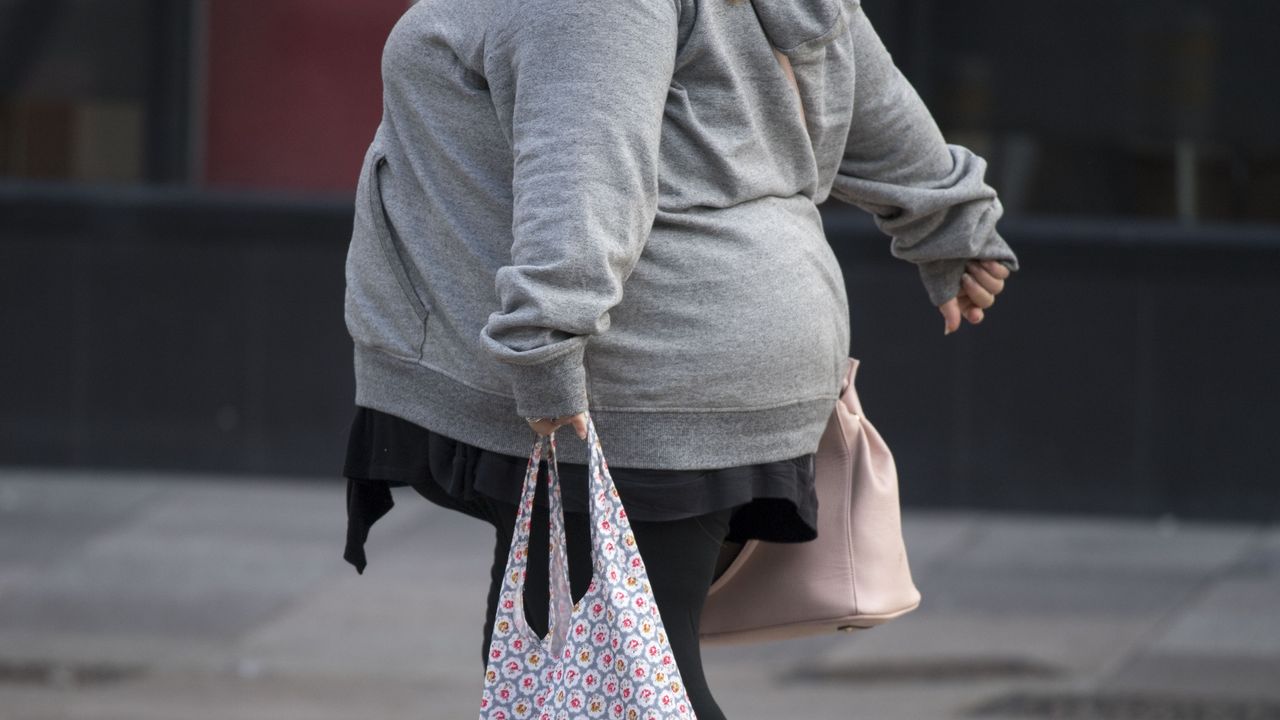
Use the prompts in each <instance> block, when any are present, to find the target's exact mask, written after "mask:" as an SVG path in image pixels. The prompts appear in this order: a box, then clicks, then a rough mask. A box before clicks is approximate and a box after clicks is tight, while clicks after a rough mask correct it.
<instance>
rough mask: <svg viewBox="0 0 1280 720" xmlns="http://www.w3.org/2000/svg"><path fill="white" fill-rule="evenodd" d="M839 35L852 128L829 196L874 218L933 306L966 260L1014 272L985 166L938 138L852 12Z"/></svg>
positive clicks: (954, 284)
mask: <svg viewBox="0 0 1280 720" xmlns="http://www.w3.org/2000/svg"><path fill="white" fill-rule="evenodd" d="M849 32H850V34H851V36H852V40H853V49H854V67H855V72H856V79H855V86H854V108H853V122H852V123H851V124H850V126H849V137H848V141H847V143H846V145H845V148H844V153H843V157H842V158H841V161H840V167H839V170H838V171H837V174H836V177H835V180H834V182H833V184H832V187H831V196H832V197H834V198H836V199H838V200H841V201H844V202H846V203H850V204H853V205H856V206H858V207H860V208H862V209H863V210H866V211H867V212H869V213H871V214H872V215H873V216H874V218H875V222H876V225H877V226H878V227H879V228H880V230H881V231H882V232H884V233H885V234H887V235H889V236H890V237H891V238H892V241H891V243H890V252H891V253H892V254H893V256H894V257H897V258H900V259H903V260H907V261H909V262H912V263H914V264H915V265H916V266H917V268H918V269H919V272H920V279H921V281H922V282H923V283H924V287H925V291H926V292H927V293H928V295H929V300H930V301H931V302H932V303H933V304H934V305H941V304H942V303H944V302H946V301H947V300H949V299H951V298H953V297H955V296H956V295H958V294H959V292H960V276H961V275H962V274H963V273H964V270H965V261H966V260H968V259H972V258H978V259H994V260H998V261H1000V263H1001V264H1003V265H1004V266H1005V267H1006V268H1008V269H1009V270H1012V271H1016V270H1018V269H1019V266H1018V258H1017V256H1015V255H1014V253H1013V250H1011V249H1010V248H1009V246H1008V245H1007V244H1006V243H1005V241H1004V239H1003V238H1002V237H1000V234H999V233H998V232H997V231H996V221H997V220H998V219H999V218H1000V216H1001V215H1002V214H1003V212H1004V211H1003V208H1002V207H1001V205H1000V199H999V198H998V197H997V196H996V191H995V190H994V189H992V187H991V186H990V185H988V184H986V182H985V181H984V180H983V176H984V174H985V172H986V168H987V163H986V161H985V160H984V159H983V158H982V157H980V156H978V155H975V154H974V153H973V152H971V151H970V150H969V149H967V148H965V147H962V146H960V145H953V144H948V143H947V142H946V141H945V140H944V139H943V137H942V133H941V131H940V130H939V129H938V125H937V123H936V122H935V121H934V118H933V116H932V115H931V114H930V113H929V110H928V109H927V108H926V107H925V105H924V103H923V101H921V99H920V97H919V95H917V94H916V91H915V88H913V87H912V86H911V84H910V83H909V82H908V81H907V79H906V78H905V77H904V76H903V74H902V73H901V71H899V69H898V67H897V66H896V65H895V64H894V62H893V59H892V57H891V56H890V54H889V52H888V50H887V49H886V48H885V46H884V44H883V42H882V41H881V39H880V36H879V35H878V34H877V33H876V31H875V29H874V28H873V27H872V26H871V23H870V21H869V20H868V18H867V16H866V14H865V13H864V12H863V10H862V8H861V7H857V8H855V9H853V10H852V11H851V15H850V17H849Z"/></svg>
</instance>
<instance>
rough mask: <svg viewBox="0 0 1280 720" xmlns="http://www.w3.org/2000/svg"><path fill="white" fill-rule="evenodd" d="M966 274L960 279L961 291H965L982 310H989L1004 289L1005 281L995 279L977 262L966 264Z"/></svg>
mask: <svg viewBox="0 0 1280 720" xmlns="http://www.w3.org/2000/svg"><path fill="white" fill-rule="evenodd" d="M965 267H966V270H965V273H964V275H962V276H961V277H960V289H961V290H963V291H964V292H965V293H966V294H967V295H968V296H969V298H970V299H972V300H973V304H974V305H977V306H978V307H980V308H989V307H991V305H992V304H994V303H995V301H996V294H997V293H999V292H1000V291H1001V290H1003V289H1004V280H1003V279H1002V278H998V277H995V276H994V275H992V274H991V273H990V272H988V271H987V270H986V269H985V268H983V267H982V266H981V265H979V264H978V263H976V262H973V261H970V262H968V263H965Z"/></svg>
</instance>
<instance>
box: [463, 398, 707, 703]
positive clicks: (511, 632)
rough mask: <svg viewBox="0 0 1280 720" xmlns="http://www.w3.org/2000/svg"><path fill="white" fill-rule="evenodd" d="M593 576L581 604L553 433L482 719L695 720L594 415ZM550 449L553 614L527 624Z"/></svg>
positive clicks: (519, 537)
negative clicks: (532, 545) (575, 592)
mask: <svg viewBox="0 0 1280 720" xmlns="http://www.w3.org/2000/svg"><path fill="white" fill-rule="evenodd" d="M587 444H588V453H589V466H588V475H589V482H590V492H591V497H592V501H591V503H590V504H589V505H590V513H591V560H592V569H593V574H592V577H591V582H590V584H589V586H588V588H587V591H586V594H585V595H584V596H583V597H582V598H581V599H580V600H579V601H578V602H577V603H574V602H573V599H572V595H571V594H570V586H569V570H568V568H569V562H568V552H567V550H566V549H565V543H566V538H565V530H564V505H563V501H562V496H561V492H560V474H559V468H558V467H557V465H556V453H555V450H556V441H555V434H554V433H552V434H551V435H548V436H541V437H539V438H538V440H537V441H536V442H535V443H534V446H533V452H532V453H531V454H530V456H529V465H528V468H527V470H526V471H525V480H524V490H523V493H522V495H521V500H520V508H519V514H518V515H517V517H516V525H515V532H514V534H513V537H512V540H511V547H510V549H509V551H508V555H507V565H506V575H505V577H504V579H503V584H502V595H501V598H500V602H499V604H498V610H497V613H496V616H495V621H494V629H493V636H492V638H491V639H490V643H489V655H488V659H487V661H486V667H485V676H484V690H483V692H482V694H481V699H480V715H479V717H480V720H523V719H528V720H558V719H560V718H588V717H590V718H613V719H618V720H621V719H624V718H625V719H627V720H694V718H695V715H694V711H693V707H692V704H691V703H690V701H689V696H688V692H687V691H686V690H685V688H684V683H683V681H682V679H681V677H680V670H679V668H678V667H677V664H676V661H675V657H674V654H673V653H672V650H671V645H670V642H669V641H668V640H667V635H666V631H665V628H664V626H663V623H662V616H661V614H660V612H659V610H658V605H657V603H656V602H655V600H654V597H653V591H652V589H651V587H650V585H649V576H648V571H647V570H646V568H645V564H644V560H643V558H641V556H640V550H639V548H638V547H637V545H636V538H635V534H634V533H633V532H632V531H631V522H630V520H628V519H627V513H626V509H625V508H624V506H623V504H622V500H621V499H620V498H619V496H618V489H617V487H616V486H615V485H614V483H613V478H612V477H610V475H609V469H608V464H607V463H606V462H605V460H604V454H603V452H602V450H601V446H600V440H599V438H598V437H597V436H596V428H595V423H594V422H593V421H592V420H591V416H590V415H588V416H587ZM544 449H545V450H546V451H547V468H548V483H549V485H548V493H547V496H548V500H549V505H550V513H549V514H550V516H551V520H550V522H551V532H550V539H549V543H550V546H549V549H550V563H551V565H550V586H551V597H550V616H549V618H548V620H549V622H548V632H547V635H546V636H545V637H541V638H540V637H538V636H537V634H536V633H535V632H533V631H532V630H531V629H530V628H529V625H528V622H527V619H526V617H525V608H524V580H525V575H526V570H527V567H528V562H529V552H528V551H529V533H530V523H531V519H530V518H531V515H532V512H533V501H534V491H535V489H536V487H537V483H538V468H539V464H540V462H541V459H542V453H543V450H544Z"/></svg>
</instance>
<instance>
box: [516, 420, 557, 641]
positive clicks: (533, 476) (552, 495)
mask: <svg viewBox="0 0 1280 720" xmlns="http://www.w3.org/2000/svg"><path fill="white" fill-rule="evenodd" d="M544 450H546V455H547V501H548V502H547V504H548V506H549V510H550V513H549V514H550V515H551V532H550V533H549V539H548V543H549V545H548V547H549V550H550V552H549V553H548V555H549V557H550V563H551V568H550V586H551V587H550V593H551V598H550V603H549V606H548V607H549V617H548V619H547V637H545V638H542V643H543V645H544V647H546V649H547V651H548V652H549V653H550V654H551V657H559V655H560V654H561V653H562V652H563V650H564V645H565V642H566V641H567V638H568V632H569V619H570V615H571V613H572V611H573V597H572V595H571V594H570V587H569V557H568V553H567V551H566V550H565V542H566V539H565V531H564V502H563V500H562V497H561V494H560V468H559V466H558V465H557V463H556V440H555V436H554V433H553V434H551V435H543V436H539V437H538V439H537V441H535V442H534V445H533V452H532V453H530V455H529V464H528V466H527V467H526V469H525V478H524V489H523V491H522V492H521V495H520V507H519V510H518V512H517V514H516V524H515V532H514V533H513V536H512V539H511V548H510V550H508V554H507V567H508V568H511V570H510V571H509V572H508V573H507V577H506V578H505V579H504V580H503V585H504V588H503V593H504V594H507V593H510V595H509V597H513V598H515V602H516V606H515V608H514V613H515V616H516V622H517V623H518V624H519V626H520V627H522V628H524V629H526V630H528V629H529V626H528V622H527V619H526V615H525V607H524V581H525V576H526V575H527V566H528V562H529V536H530V531H531V529H532V527H533V520H532V515H533V500H534V493H535V491H536V490H537V488H538V482H539V477H538V476H539V472H538V470H539V468H540V466H541V463H542V458H543V451H544ZM548 643H549V644H548Z"/></svg>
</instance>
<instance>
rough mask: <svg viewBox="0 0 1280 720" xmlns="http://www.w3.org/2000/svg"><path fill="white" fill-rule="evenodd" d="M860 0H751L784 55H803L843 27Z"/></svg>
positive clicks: (774, 43) (840, 30)
mask: <svg viewBox="0 0 1280 720" xmlns="http://www.w3.org/2000/svg"><path fill="white" fill-rule="evenodd" d="M860 2H861V0H751V4H752V7H753V8H755V11H756V17H757V18H759V20H760V27H762V28H763V29H764V33H765V35H766V36H767V37H768V38H769V42H770V43H771V44H772V45H773V46H774V47H775V48H777V49H778V50H779V51H781V52H783V53H785V54H787V55H792V54H802V53H805V52H807V51H809V50H811V49H813V48H815V47H820V46H822V45H825V44H826V43H827V42H829V41H830V40H831V39H832V38H834V37H835V36H836V35H838V34H839V33H841V32H843V31H844V30H845V27H846V25H845V22H846V17H847V14H848V13H849V12H851V11H852V10H854V9H855V8H857V7H858V6H859V4H860Z"/></svg>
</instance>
